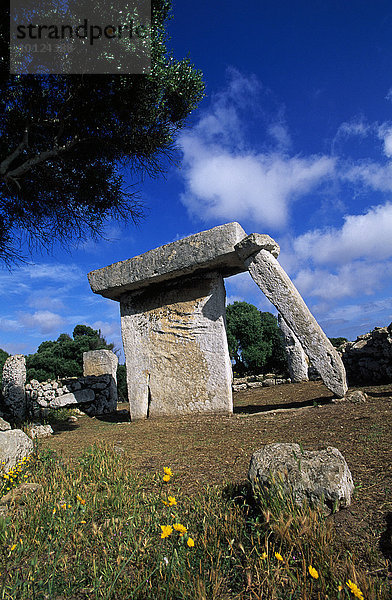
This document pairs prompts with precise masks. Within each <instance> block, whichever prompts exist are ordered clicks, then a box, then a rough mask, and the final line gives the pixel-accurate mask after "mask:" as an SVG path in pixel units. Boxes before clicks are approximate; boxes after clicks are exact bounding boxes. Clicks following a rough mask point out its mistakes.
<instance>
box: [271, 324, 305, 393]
mask: <svg viewBox="0 0 392 600" xmlns="http://www.w3.org/2000/svg"><path fill="white" fill-rule="evenodd" d="M278 323H279V327H280V330H281V332H282V333H283V337H284V344H285V350H286V354H287V363H288V368H289V373H290V379H291V381H292V382H293V383H299V382H301V381H309V377H308V369H309V360H308V357H307V356H306V354H305V352H304V350H303V348H302V346H301V344H300V343H299V341H298V338H297V336H296V335H295V334H294V333H293V332H292V331H291V329H290V327H289V326H288V325H287V323H286V321H285V320H284V319H283V317H282V315H281V314H279V315H278Z"/></svg>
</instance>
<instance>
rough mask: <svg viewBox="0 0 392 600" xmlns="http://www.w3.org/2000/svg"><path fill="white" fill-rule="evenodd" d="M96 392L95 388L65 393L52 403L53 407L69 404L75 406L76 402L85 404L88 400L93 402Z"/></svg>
mask: <svg viewBox="0 0 392 600" xmlns="http://www.w3.org/2000/svg"><path fill="white" fill-rule="evenodd" d="M94 398H95V394H94V392H93V390H77V391H76V392H73V393H71V392H70V393H69V394H64V395H63V396H58V397H57V398H55V399H54V400H52V402H51V403H50V407H51V408H62V407H67V406H73V405H74V404H85V403H86V402H93V401H94Z"/></svg>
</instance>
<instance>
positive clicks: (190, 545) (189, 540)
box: [186, 537, 195, 548]
mask: <svg viewBox="0 0 392 600" xmlns="http://www.w3.org/2000/svg"><path fill="white" fill-rule="evenodd" d="M186 543H187V545H188V546H189V548H193V546H194V545H195V542H194V541H193V539H192V538H191V537H190V538H188V539H187V541H186Z"/></svg>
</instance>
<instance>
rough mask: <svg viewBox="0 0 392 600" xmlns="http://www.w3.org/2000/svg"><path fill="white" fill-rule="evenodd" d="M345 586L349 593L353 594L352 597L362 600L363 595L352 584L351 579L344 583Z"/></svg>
mask: <svg viewBox="0 0 392 600" xmlns="http://www.w3.org/2000/svg"><path fill="white" fill-rule="evenodd" d="M346 585H348V587H349V588H350V591H351V593H352V594H354V596H355V597H356V598H359V600H364V598H363V594H362V592H361V590H360V589H359V587H358V586H357V585H356V584H355V583H353V582H352V581H351V579H349V580H348V581H346Z"/></svg>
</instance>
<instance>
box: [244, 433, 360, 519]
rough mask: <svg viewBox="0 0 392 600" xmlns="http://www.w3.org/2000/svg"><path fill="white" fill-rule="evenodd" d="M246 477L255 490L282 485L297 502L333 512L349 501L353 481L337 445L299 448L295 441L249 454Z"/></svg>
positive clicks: (266, 447) (271, 445) (347, 504)
mask: <svg viewBox="0 0 392 600" xmlns="http://www.w3.org/2000/svg"><path fill="white" fill-rule="evenodd" d="M248 478H249V480H250V482H251V484H252V487H253V490H254V492H256V493H257V491H261V492H262V491H263V490H270V489H271V487H272V488H273V486H274V485H278V486H279V487H280V486H282V488H283V491H284V492H285V493H287V494H289V493H292V494H293V497H294V500H295V502H296V503H298V504H302V503H303V502H304V501H308V502H309V503H310V504H311V505H314V504H318V503H321V504H322V505H323V508H325V509H328V511H333V512H335V511H336V510H339V509H340V508H342V507H346V506H349V505H350V504H351V494H352V493H353V490H354V484H353V480H352V476H351V473H350V470H349V468H348V465H347V463H346V461H345V459H344V457H343V455H342V454H341V453H340V452H339V450H338V449H337V448H331V447H329V448H326V449H324V450H315V451H310V450H301V448H300V446H299V445H298V444H267V445H265V446H263V447H262V448H261V449H260V450H257V452H255V453H254V454H253V455H252V458H251V461H250V466H249V472H248Z"/></svg>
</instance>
